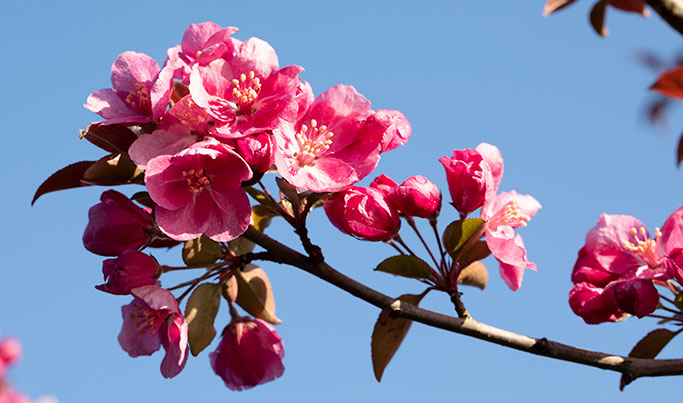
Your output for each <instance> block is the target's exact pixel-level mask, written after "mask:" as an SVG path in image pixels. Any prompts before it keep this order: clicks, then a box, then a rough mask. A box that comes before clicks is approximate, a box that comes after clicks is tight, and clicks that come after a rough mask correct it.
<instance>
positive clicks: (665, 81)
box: [650, 66, 683, 99]
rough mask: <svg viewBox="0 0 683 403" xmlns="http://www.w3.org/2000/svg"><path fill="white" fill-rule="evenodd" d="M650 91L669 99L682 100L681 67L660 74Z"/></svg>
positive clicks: (682, 69) (682, 76) (682, 67)
mask: <svg viewBox="0 0 683 403" xmlns="http://www.w3.org/2000/svg"><path fill="white" fill-rule="evenodd" d="M650 89H651V90H653V91H657V92H659V93H660V94H662V95H664V96H666V97H669V98H676V99H683V66H678V67H674V68H673V69H670V70H667V71H665V72H664V73H662V75H661V76H659V78H658V79H657V81H656V82H655V83H654V84H652V87H650Z"/></svg>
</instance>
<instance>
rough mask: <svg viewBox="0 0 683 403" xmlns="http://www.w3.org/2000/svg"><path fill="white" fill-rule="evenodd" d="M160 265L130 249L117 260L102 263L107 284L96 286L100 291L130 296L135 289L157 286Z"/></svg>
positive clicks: (143, 254)
mask: <svg viewBox="0 0 683 403" xmlns="http://www.w3.org/2000/svg"><path fill="white" fill-rule="evenodd" d="M158 270H159V265H158V264H157V261H156V260H155V259H154V258H153V257H151V256H149V255H147V254H145V253H142V252H140V251H138V250H136V249H128V250H126V251H124V252H123V253H122V254H121V256H119V257H117V258H116V259H107V260H105V261H104V262H103V263H102V273H103V274H104V281H106V283H104V284H100V285H97V286H95V288H97V289H98V290H100V291H104V292H108V293H110V294H116V295H127V294H130V290H132V289H133V288H138V287H142V286H145V285H155V284H157V280H156V278H155V276H156V273H157V271H158Z"/></svg>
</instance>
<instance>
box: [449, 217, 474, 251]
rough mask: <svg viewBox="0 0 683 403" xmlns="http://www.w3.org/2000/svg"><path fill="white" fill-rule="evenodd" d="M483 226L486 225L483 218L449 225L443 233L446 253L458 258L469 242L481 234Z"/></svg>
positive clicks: (454, 222) (458, 221)
mask: <svg viewBox="0 0 683 403" xmlns="http://www.w3.org/2000/svg"><path fill="white" fill-rule="evenodd" d="M482 225H484V220H482V219H481V218H468V219H465V220H457V221H453V222H452V223H450V224H448V227H446V229H445V230H444V232H443V244H444V247H445V248H446V252H448V254H450V255H451V256H452V257H456V256H458V254H459V253H460V249H461V248H462V247H463V246H464V245H465V244H466V243H467V241H469V240H470V238H472V237H473V236H476V235H477V233H481V227H482ZM480 236H481V234H480Z"/></svg>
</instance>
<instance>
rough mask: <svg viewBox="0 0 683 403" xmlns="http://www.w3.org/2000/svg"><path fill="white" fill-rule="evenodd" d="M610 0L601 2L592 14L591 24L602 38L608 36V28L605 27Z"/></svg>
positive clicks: (601, 0) (595, 6)
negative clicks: (606, 11)
mask: <svg viewBox="0 0 683 403" xmlns="http://www.w3.org/2000/svg"><path fill="white" fill-rule="evenodd" d="M608 3H609V1H608V0H600V1H598V2H597V3H595V5H593V9H592V10H591V14H590V22H591V25H592V26H593V29H594V30H595V32H597V34H598V35H600V36H603V37H604V36H607V26H606V25H605V10H606V9H607V4H608Z"/></svg>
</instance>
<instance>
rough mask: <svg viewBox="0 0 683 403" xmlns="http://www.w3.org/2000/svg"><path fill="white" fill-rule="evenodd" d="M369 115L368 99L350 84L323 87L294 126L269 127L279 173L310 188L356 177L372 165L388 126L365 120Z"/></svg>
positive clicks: (336, 187) (330, 187)
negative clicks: (323, 90) (273, 140)
mask: <svg viewBox="0 0 683 403" xmlns="http://www.w3.org/2000/svg"><path fill="white" fill-rule="evenodd" d="M372 115H373V111H372V110H371V109H370V102H369V101H368V100H367V99H366V98H365V97H364V96H362V95H361V94H359V93H358V92H357V91H356V90H355V89H354V88H353V87H351V86H347V85H341V84H339V85H335V86H334V87H332V88H330V89H329V90H327V91H325V92H323V93H322V94H320V95H319V96H318V97H317V98H316V99H315V101H313V103H312V104H311V106H310V108H309V110H308V112H307V113H306V115H305V116H304V117H303V119H301V120H300V121H299V122H297V124H296V125H295V126H287V125H286V126H283V127H281V128H280V129H279V130H276V131H274V133H273V134H274V135H275V139H276V143H277V148H276V151H275V165H276V166H277V169H278V172H279V173H280V175H282V176H283V177H284V178H285V179H287V181H288V182H290V183H292V184H293V185H295V186H297V187H298V188H302V189H307V190H312V191H314V192H336V191H340V190H342V189H344V188H346V187H348V186H350V185H352V184H354V183H356V182H358V181H359V180H361V179H362V178H364V177H365V176H366V175H368V174H369V173H370V172H371V171H372V170H373V169H375V166H376V165H377V163H378V161H379V154H380V152H381V151H382V149H381V142H382V138H383V137H384V135H385V134H386V132H387V130H389V129H390V126H387V125H384V124H378V122H377V121H374V120H372V121H371V120H370V119H368V118H369V117H370V116H372Z"/></svg>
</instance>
